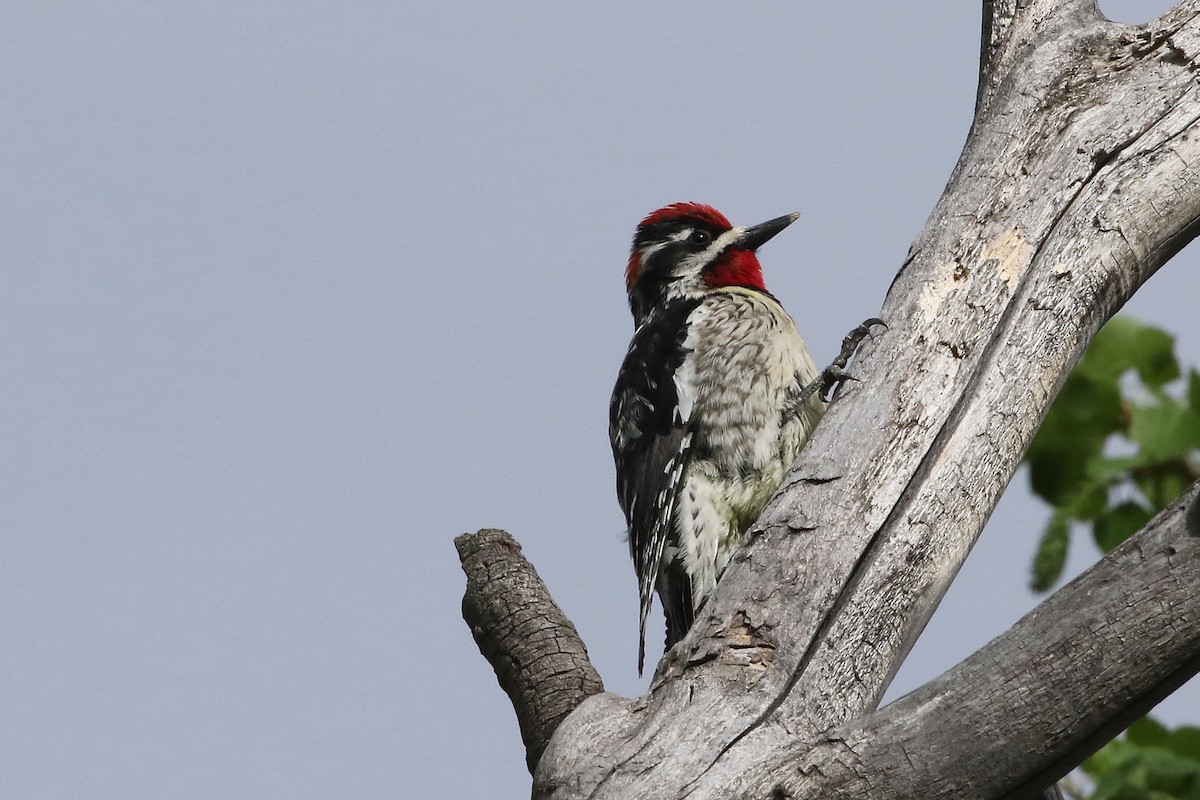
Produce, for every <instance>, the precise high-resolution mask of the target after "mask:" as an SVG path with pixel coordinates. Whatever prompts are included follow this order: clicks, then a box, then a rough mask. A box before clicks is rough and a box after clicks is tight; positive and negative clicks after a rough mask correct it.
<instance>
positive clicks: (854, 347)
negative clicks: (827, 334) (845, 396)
mask: <svg viewBox="0 0 1200 800" xmlns="http://www.w3.org/2000/svg"><path fill="white" fill-rule="evenodd" d="M876 325H882V326H883V327H885V328H886V327H887V323H886V322H884V321H883V320H881V319H879V318H878V317H871V318H870V319H868V320H864V321H863V323H862V324H861V325H859V326H858V327H857V328H855V329H854V330H852V331H850V332H849V333H848V334H846V338H845V339H842V349H841V350H840V351H839V352H838V354H837V358H835V359H833V362H832V363H831V364H830V365H829V366H828V367H826V368H825V369H823V370H821V375H820V377H818V378H817V379H816V380H815V381H813V382H812V383H810V384H809V385H808V386H806V387H804V392H803V394H804V396H805V397H807V396H808V395H810V394H812V393H813V392H814V391H817V390H818V389H819V390H820V394H819V395H818V396H819V397H820V398H821V399H822V400H824V401H825V402H826V403H828V402H830V401H831V400H832V399H833V395H834V393H835V392H836V391H837V390H838V388H840V387H841V385H842V384H843V383H845V382H846V381H856V380H858V378H856V377H854V376H853V375H851V374H850V373H849V372H847V371H846V365H847V364H848V363H850V359H851V358H853V357H854V354H855V353H857V352H858V346H859V345H860V344H862V342H863V339H866V338H867V336H868V335H869V334H870V333H871V328H873V327H875V326H876Z"/></svg>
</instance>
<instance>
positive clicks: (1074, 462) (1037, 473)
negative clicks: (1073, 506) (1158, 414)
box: [1025, 374, 1124, 505]
mask: <svg viewBox="0 0 1200 800" xmlns="http://www.w3.org/2000/svg"><path fill="white" fill-rule="evenodd" d="M1123 425H1124V417H1123V414H1122V410H1121V395H1120V391H1119V388H1118V386H1117V384H1116V383H1115V381H1109V382H1103V381H1096V380H1093V379H1091V378H1088V377H1086V376H1081V375H1075V374H1072V375H1071V376H1070V377H1069V378H1068V379H1067V382H1066V384H1065V385H1064V386H1063V390H1062V392H1060V393H1059V396H1058V399H1057V400H1056V401H1055V403H1054V405H1053V406H1052V407H1051V408H1050V411H1049V412H1048V413H1047V414H1046V419H1045V420H1044V421H1043V422H1042V427H1041V428H1040V429H1039V430H1038V432H1037V436H1035V437H1034V440H1033V442H1032V443H1031V444H1030V446H1029V450H1028V452H1026V454H1025V460H1026V462H1028V464H1029V478H1030V482H1031V483H1032V485H1033V491H1034V492H1035V493H1036V494H1038V495H1039V496H1040V497H1042V499H1044V500H1046V502H1048V503H1050V504H1051V505H1058V504H1060V503H1062V502H1063V501H1064V500H1065V499H1067V498H1068V497H1070V496H1071V495H1073V494H1075V492H1076V491H1078V483H1079V482H1080V481H1081V480H1082V478H1083V477H1084V475H1085V474H1086V473H1087V467H1088V464H1089V462H1090V461H1092V460H1093V459H1095V458H1098V457H1099V456H1100V455H1101V454H1102V452H1103V450H1104V443H1105V441H1106V440H1107V439H1108V437H1109V435H1110V434H1112V433H1114V432H1116V431H1118V430H1121V429H1122V427H1123Z"/></svg>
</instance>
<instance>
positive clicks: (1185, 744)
mask: <svg viewBox="0 0 1200 800" xmlns="http://www.w3.org/2000/svg"><path fill="white" fill-rule="evenodd" d="M1166 745H1167V747H1169V748H1171V750H1172V751H1173V752H1174V753H1176V754H1177V755H1181V756H1185V757H1187V758H1192V759H1195V760H1196V761H1198V762H1200V728H1197V727H1195V726H1194V725H1180V726H1179V727H1178V728H1176V729H1175V730H1173V731H1171V732H1170V734H1169V735H1168V737H1167V739H1166Z"/></svg>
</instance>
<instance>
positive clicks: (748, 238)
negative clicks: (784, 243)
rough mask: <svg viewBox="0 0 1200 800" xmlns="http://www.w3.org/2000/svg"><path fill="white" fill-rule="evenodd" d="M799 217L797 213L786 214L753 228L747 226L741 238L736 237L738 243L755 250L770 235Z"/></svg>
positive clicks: (767, 239) (768, 238)
mask: <svg viewBox="0 0 1200 800" xmlns="http://www.w3.org/2000/svg"><path fill="white" fill-rule="evenodd" d="M799 218H800V215H799V214H788V215H786V216H783V217H776V218H775V219H772V220H768V221H767V222H764V223H762V224H761V225H755V226H754V227H753V228H747V229H746V232H745V233H743V234H742V238H741V239H738V245H739V246H740V247H744V248H746V249H747V250H757V249H758V248H760V247H762V246H763V245H764V244H766V243H767V242H768V241H770V240H771V237H773V236H774V235H775V234H777V233H779V232H780V231H781V230H783V229H784V228H786V227H787V226H788V225H791V224H792V223H793V222H795V221H796V220H797V219H799Z"/></svg>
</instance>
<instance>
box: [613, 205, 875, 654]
mask: <svg viewBox="0 0 1200 800" xmlns="http://www.w3.org/2000/svg"><path fill="white" fill-rule="evenodd" d="M797 216H798V215H796V214H788V215H786V216H783V217H778V218H776V219H772V220H770V221H768V222H764V223H762V224H761V225H755V226H753V227H749V228H740V227H734V226H733V225H731V224H730V222H729V220H728V219H726V218H725V216H724V215H723V214H721V213H720V212H719V211H717V210H716V209H714V208H712V207H710V206H707V205H702V204H700V203H674V204H672V205H669V206H666V207H665V208H660V209H659V210H657V211H655V212H653V213H651V214H650V215H649V216H647V217H646V218H645V219H643V220H642V221H641V223H640V224H639V225H638V227H637V232H636V233H635V234H634V237H633V247H632V250H631V252H630V255H629V263H628V265H627V266H626V269H625V288H626V291H627V292H628V296H629V307H630V310H631V311H632V313H633V321H634V328H635V330H634V334H633V340H632V341H631V342H630V344H629V351H628V353H627V354H626V356H625V361H624V363H623V364H622V365H621V370H620V373H619V374H618V376H617V383H616V387H615V388H614V389H613V395H612V401H611V403H610V405H609V428H608V434H609V440H610V442H611V444H612V451H613V460H614V461H615V463H616V472H617V498H618V500H619V502H620V504H621V508H622V510H623V511H624V512H625V519H626V522H627V523H628V533H629V550H630V553H631V554H632V556H633V566H634V571H635V572H636V573H637V578H638V590H639V595H640V600H641V606H640V617H639V634H638V674H641V672H642V669H643V666H644V662H645V650H646V619H647V616H648V615H649V613H650V605H651V602H652V599H653V593H654V592H655V591H657V592H658V596H659V599H660V601H661V602H662V605H663V611H664V613H665V615H666V619H667V639H666V646H667V647H668V648H669V647H671V645H673V644H675V643H676V642H678V641H679V640H680V639H682V638H683V636H684V635H685V634H686V633H687V631H688V628H690V627H691V625H692V621H693V620H694V619H695V616H696V612H697V611H699V609H700V607H701V606H702V605H703V604H704V602H705V600H707V599H708V597H709V596H710V595H711V594H712V592H713V590H714V589H715V588H716V585H717V579H718V578H719V577H720V575H721V572H722V571H723V570H724V569H725V566H726V565H727V564H728V563H729V560H730V558H731V557H732V556H733V553H734V552H735V551H736V550H737V549H738V547H740V546H741V544H742V541H743V539H744V538H745V535H746V532H747V530H748V529H749V527H750V526H751V525H752V524H753V523H754V521H755V520H756V519H757V518H758V515H759V514H760V513H761V512H762V510H763V508H764V507H765V506H766V504H767V501H768V500H769V499H770V497H771V495H773V494H774V493H775V490H776V489H778V488H779V485H780V484H781V483H782V482H783V478H784V476H785V475H786V474H787V471H788V469H789V468H790V467H791V465H792V462H794V461H795V460H796V456H797V455H799V453H800V448H801V447H803V445H804V442H805V440H807V438H808V436H809V434H810V433H811V432H812V430H813V427H814V426H815V425H816V424H817V420H818V419H820V417H821V414H822V413H823V412H824V410H825V402H824V401H823V400H822V399H821V397H820V393H818V392H813V391H811V387H812V385H813V383H814V381H817V380H818V376H819V374H820V373H819V372H818V370H817V368H816V366H815V364H814V363H813V359H812V356H811V355H810V354H809V352H808V348H807V347H806V346H805V344H804V340H803V339H802V338H800V334H799V333H798V332H797V330H796V324H795V323H794V322H793V321H792V318H791V317H790V316H788V314H787V312H786V311H784V310H783V306H781V305H780V304H779V301H778V300H776V299H775V298H774V297H773V296H772V295H771V294H770V293H769V292H768V291H767V289H766V287H765V286H764V284H763V276H762V267H761V265H760V264H759V261H758V256H757V255H756V251H757V250H758V248H759V247H761V246H762V245H763V244H764V243H766V242H767V241H768V240H769V239H771V238H772V237H773V236H775V235H776V234H777V233H779V232H780V231H782V230H783V229H784V228H786V227H787V226H788V225H790V224H791V223H792V222H794V221H795V220H796V218H797ZM860 338H861V337H860Z"/></svg>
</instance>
